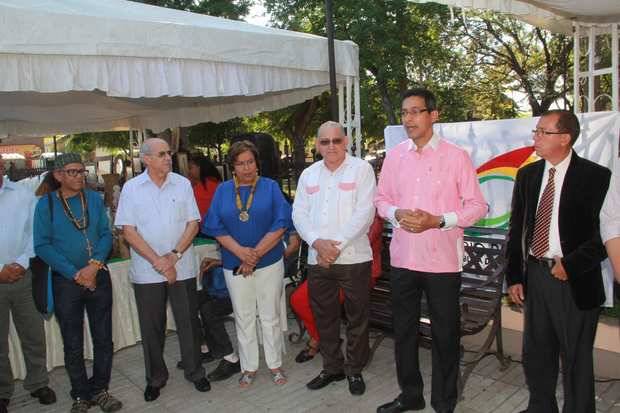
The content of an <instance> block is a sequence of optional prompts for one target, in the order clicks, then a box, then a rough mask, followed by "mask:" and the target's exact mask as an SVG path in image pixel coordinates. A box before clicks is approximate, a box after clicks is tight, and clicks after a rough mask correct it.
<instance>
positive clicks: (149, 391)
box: [144, 386, 161, 402]
mask: <svg viewBox="0 0 620 413" xmlns="http://www.w3.org/2000/svg"><path fill="white" fill-rule="evenodd" d="M160 390H161V388H160V387H155V386H146V389H144V401H145V402H152V401H153V400H157V398H158V397H159V391H160Z"/></svg>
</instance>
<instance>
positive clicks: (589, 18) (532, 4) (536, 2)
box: [411, 0, 620, 35]
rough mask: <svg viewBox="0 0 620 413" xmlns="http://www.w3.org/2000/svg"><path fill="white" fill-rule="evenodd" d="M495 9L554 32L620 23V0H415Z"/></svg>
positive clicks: (565, 32) (468, 7) (464, 7)
mask: <svg viewBox="0 0 620 413" xmlns="http://www.w3.org/2000/svg"><path fill="white" fill-rule="evenodd" d="M411 1H414V2H417V3H429V2H431V1H432V2H434V3H440V4H445V5H448V6H454V7H460V8H463V9H482V10H493V11H497V12H501V13H508V14H512V15H514V16H515V17H517V18H518V19H521V20H523V21H525V22H528V23H530V24H532V25H534V26H537V27H543V28H546V29H549V30H551V31H554V32H558V33H564V34H568V35H570V34H572V32H573V21H577V22H583V23H620V0H411Z"/></svg>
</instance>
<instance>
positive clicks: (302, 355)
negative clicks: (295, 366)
mask: <svg viewBox="0 0 620 413" xmlns="http://www.w3.org/2000/svg"><path fill="white" fill-rule="evenodd" d="M318 353H320V350H319V348H318V347H313V346H311V345H310V343H308V344H306V348H305V349H303V350H301V351H300V352H299V354H298V355H297V356H296V357H295V362H296V363H305V362H306V361H310V360H312V359H313V358H314V356H316V355H317V354H318Z"/></svg>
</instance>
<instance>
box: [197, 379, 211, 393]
mask: <svg viewBox="0 0 620 413" xmlns="http://www.w3.org/2000/svg"><path fill="white" fill-rule="evenodd" d="M194 387H195V388H196V390H198V391H200V392H206V391H209V390H211V383H209V380H207V378H206V377H203V378H202V379H200V380H196V381H195V382H194Z"/></svg>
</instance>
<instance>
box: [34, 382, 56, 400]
mask: <svg viewBox="0 0 620 413" xmlns="http://www.w3.org/2000/svg"><path fill="white" fill-rule="evenodd" d="M30 395H31V396H32V397H35V398H37V399H39V403H41V404H54V403H56V393H54V390H52V389H50V388H49V387H47V386H45V387H41V388H40V389H36V390H35V391H33V392H32V393H30Z"/></svg>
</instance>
